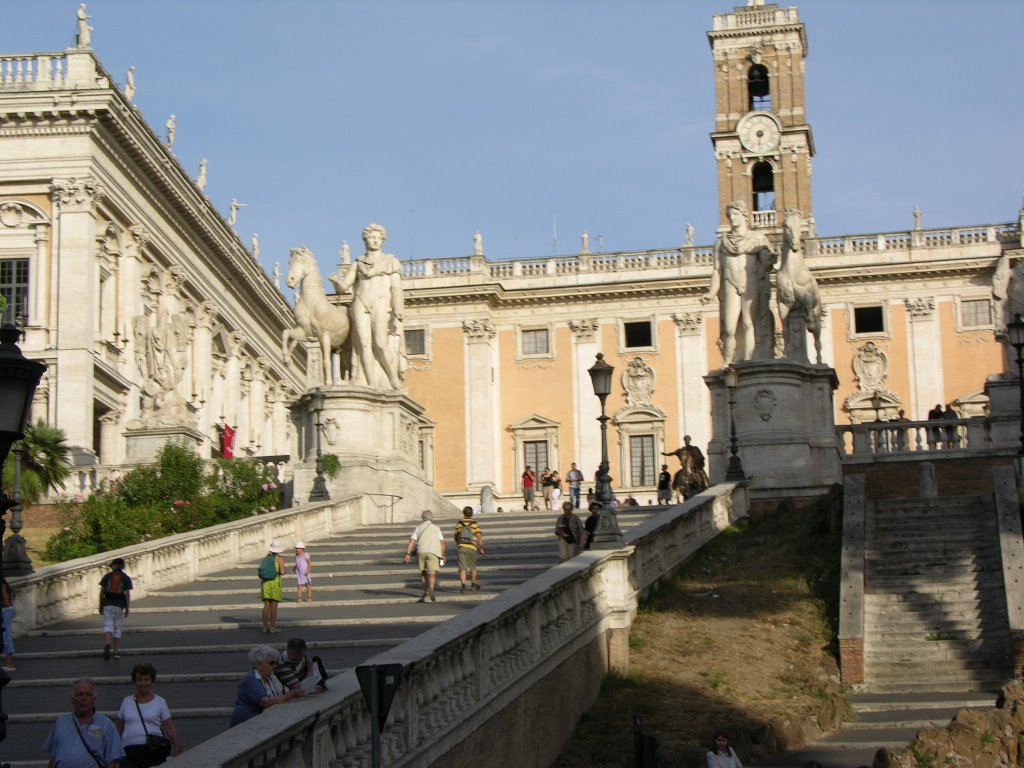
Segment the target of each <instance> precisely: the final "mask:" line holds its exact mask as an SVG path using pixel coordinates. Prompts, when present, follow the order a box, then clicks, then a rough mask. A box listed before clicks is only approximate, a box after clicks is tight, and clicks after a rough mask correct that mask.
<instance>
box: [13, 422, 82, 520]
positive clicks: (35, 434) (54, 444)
mask: <svg viewBox="0 0 1024 768" xmlns="http://www.w3.org/2000/svg"><path fill="white" fill-rule="evenodd" d="M20 442H21V448H22V452H21V498H22V500H23V501H26V502H29V503H31V504H35V503H36V502H38V501H39V500H40V499H41V498H43V496H45V495H46V493H47V491H51V490H53V491H56V490H57V489H60V488H63V487H64V481H65V480H67V478H68V476H69V475H70V474H71V461H70V459H69V458H68V456H69V455H70V452H71V451H70V448H69V447H68V444H67V437H66V435H65V434H64V430H63V429H61V428H60V427H55V426H53V425H51V424H47V423H46V421H45V420H44V419H39V420H37V421H36V423H35V424H29V425H28V427H26V428H25V437H24V438H23V439H22V440H21V441H20ZM14 455H15V452H14V451H11V452H10V453H9V454H8V455H7V459H6V461H4V469H3V482H4V487H5V490H6V492H7V493H8V494H11V493H12V492H13V489H14Z"/></svg>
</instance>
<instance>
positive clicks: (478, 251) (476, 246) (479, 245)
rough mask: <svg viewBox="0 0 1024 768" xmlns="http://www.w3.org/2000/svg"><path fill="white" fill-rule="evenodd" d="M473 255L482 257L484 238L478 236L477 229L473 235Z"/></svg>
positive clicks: (478, 231)
mask: <svg viewBox="0 0 1024 768" xmlns="http://www.w3.org/2000/svg"><path fill="white" fill-rule="evenodd" d="M473 255H474V256H483V255H484V236H483V235H481V234H480V230H479V229H478V230H477V231H476V232H474V233H473Z"/></svg>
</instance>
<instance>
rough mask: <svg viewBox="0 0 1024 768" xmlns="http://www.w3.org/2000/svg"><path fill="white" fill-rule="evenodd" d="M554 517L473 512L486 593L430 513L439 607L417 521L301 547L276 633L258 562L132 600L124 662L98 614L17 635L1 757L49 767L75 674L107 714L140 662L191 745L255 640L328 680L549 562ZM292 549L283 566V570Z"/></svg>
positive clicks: (218, 716) (640, 512)
mask: <svg viewBox="0 0 1024 768" xmlns="http://www.w3.org/2000/svg"><path fill="white" fill-rule="evenodd" d="M664 509H665V507H656V506H648V507H634V508H632V509H623V510H620V511H619V522H620V525H621V526H622V528H623V529H624V530H628V529H629V528H631V527H633V526H635V525H637V524H639V523H641V522H643V521H644V520H647V519H648V518H649V517H651V516H652V515H653V514H655V513H658V512H661V511H663V510H664ZM555 519H556V515H555V514H554V513H550V512H549V513H541V514H527V513H524V512H510V513H504V514H501V515H484V516H481V517H479V518H478V522H479V523H480V525H481V527H482V528H483V531H484V535H485V537H486V540H487V548H486V551H487V556H486V557H485V558H484V559H482V560H481V561H480V583H481V586H482V589H481V591H480V592H467V593H465V594H462V593H461V592H460V590H459V582H458V572H457V568H456V558H455V556H454V548H453V542H452V541H451V535H452V533H451V532H452V530H453V528H454V525H455V521H456V516H452V518H451V519H449V520H438V523H439V524H440V525H441V526H442V530H443V531H444V532H445V534H446V536H447V537H448V538H449V541H448V547H449V554H450V555H452V557H451V560H450V561H449V563H448V564H447V565H446V566H445V567H444V568H443V569H442V572H441V575H440V577H439V580H438V592H437V602H436V603H429V602H428V603H419V602H417V598H418V597H419V595H420V580H419V574H418V572H417V571H416V568H415V566H409V565H405V564H404V563H403V562H402V558H403V556H404V554H405V546H406V543H407V542H408V538H409V534H410V532H411V531H412V529H413V527H414V524H413V523H401V524H393V525H374V526H371V527H363V528H358V529H355V530H350V531H347V532H344V533H341V534H338V535H336V536H333V537H331V538H329V539H327V540H323V541H307V542H306V544H307V546H308V548H309V552H310V555H311V556H312V558H313V583H314V602H313V603H306V602H304V603H302V604H301V605H300V604H297V603H296V599H295V581H294V576H291V575H289V576H286V577H285V602H284V603H282V605H281V607H280V611H279V615H278V627H279V628H280V630H281V631H280V633H279V634H276V635H266V634H263V632H262V630H261V622H260V615H261V606H262V603H261V601H260V598H259V580H258V579H257V577H256V566H257V564H258V559H257V560H254V561H253V562H251V563H248V564H245V565H243V566H240V567H234V568H228V569H225V570H223V571H218V572H216V573H210V574H207V575H206V576H204V577H203V578H201V579H199V580H197V581H195V582H193V583H191V584H184V585H181V586H178V587H174V588H172V589H167V590H162V591H158V592H151V593H150V594H149V595H148V596H147V597H145V598H143V599H139V600H136V601H133V604H132V610H131V613H130V616H129V618H128V619H127V620H126V622H125V629H124V639H123V647H122V657H121V658H120V659H116V660H115V659H111V660H110V661H106V662H105V661H103V658H102V655H101V654H102V644H103V641H102V634H101V618H100V616H99V615H98V614H96V615H92V616H89V617H83V618H80V619H74V620H71V621H65V622H62V623H60V624H55V625H50V626H47V627H43V628H40V629H37V630H35V631H32V632H31V633H29V634H28V635H27V636H25V637H20V638H18V639H17V640H16V641H15V644H16V648H17V654H16V658H15V666H16V671H14V672H12V673H10V674H11V678H12V682H11V683H10V684H9V685H8V686H7V687H6V688H5V689H4V691H3V705H4V711H5V712H6V713H7V714H8V715H9V720H8V724H7V728H8V732H7V738H6V739H5V740H4V741H3V742H2V743H0V762H8V763H10V764H11V765H12V766H14V767H15V768H17V766H25V767H26V768H27V767H30V766H31V767H32V768H35V767H36V766H39V767H40V768H41V767H42V766H45V765H46V762H47V755H46V754H45V753H44V752H43V750H42V743H43V741H44V739H45V738H46V735H47V733H48V732H49V730H50V727H51V725H52V724H53V721H54V719H55V718H56V717H57V716H58V715H60V714H63V713H65V712H69V711H70V706H71V701H70V696H71V684H72V682H73V681H74V680H75V679H77V678H79V677H91V678H92V679H93V680H94V681H95V682H96V684H97V687H98V707H99V709H100V711H102V712H104V713H107V714H108V715H111V716H113V715H114V714H115V713H116V711H117V708H118V707H119V705H120V703H121V700H122V699H123V698H124V697H125V696H127V695H130V694H131V693H133V688H132V686H131V683H130V673H131V669H132V666H133V665H135V664H137V663H140V662H143V661H145V662H149V663H151V664H153V665H154V666H155V667H156V669H157V676H158V679H157V683H156V686H155V690H156V692H157V693H159V694H160V695H162V696H163V697H164V698H166V699H167V702H168V705H169V706H170V708H171V711H172V715H173V719H174V722H175V724H176V726H177V729H178V733H179V734H180V736H181V739H182V742H183V744H184V745H185V748H186V749H187V748H189V747H190V746H195V745H196V744H198V743H200V742H202V741H205V740H206V739H209V738H211V737H213V736H214V735H216V734H218V733H221V732H223V731H224V730H225V729H226V728H227V726H228V718H229V716H230V713H231V707H232V704H233V702H234V698H235V689H236V687H237V684H238V681H239V680H240V679H241V677H242V675H243V674H244V673H246V672H247V671H248V670H249V669H250V666H249V663H248V660H247V658H246V654H247V652H248V651H249V649H250V648H251V647H252V646H254V645H259V644H268V645H272V646H274V647H277V648H283V646H284V644H285V642H286V641H287V639H288V638H289V637H303V638H305V640H306V641H307V643H308V644H309V646H310V653H311V655H319V656H321V657H322V658H323V659H324V662H325V663H326V665H327V667H328V669H329V671H330V673H331V674H332V675H333V674H336V673H338V672H341V671H343V670H347V669H351V668H352V667H355V666H358V665H359V664H361V663H362V662H364V661H365V660H367V659H369V658H370V657H372V656H374V655H376V654H378V653H380V652H382V651H384V650H386V649H388V648H391V647H393V646H396V645H398V644H400V643H402V642H405V641H406V640H409V639H411V638H413V637H415V636H416V635H418V634H420V633H421V632H424V631H426V630H427V629H429V628H431V627H434V626H436V625H438V624H441V623H442V622H445V621H447V620H449V619H451V618H453V617H455V616H457V615H459V614H461V613H464V612H466V611H471V610H473V609H474V608H475V607H477V606H479V605H481V604H483V603H485V602H486V601H488V600H491V599H493V598H494V597H496V596H497V595H498V594H500V593H501V592H502V591H503V590H505V589H508V588H509V587H512V586H514V585H516V584H520V583H522V582H524V581H526V580H528V579H530V578H532V577H533V576H536V575H538V574H540V573H542V572H543V571H545V570H546V569H548V568H550V567H551V566H553V565H556V564H557V563H558V543H557V541H556V539H555V536H554V533H553V532H554V523H555ZM293 543H294V542H290V541H289V542H285V544H286V545H287V546H289V547H290V546H291V545H292V544H293ZM289 552H290V550H289V551H288V552H286V553H285V562H286V563H287V564H289V565H290V563H291V557H290V554H289ZM97 591H98V587H97Z"/></svg>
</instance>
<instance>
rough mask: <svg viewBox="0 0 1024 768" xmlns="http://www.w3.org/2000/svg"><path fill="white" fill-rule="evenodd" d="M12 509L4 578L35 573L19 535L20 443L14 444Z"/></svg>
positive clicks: (22, 452)
mask: <svg viewBox="0 0 1024 768" xmlns="http://www.w3.org/2000/svg"><path fill="white" fill-rule="evenodd" d="M12 453H14V489H13V490H14V493H13V494H12V495H13V499H12V500H13V501H14V507H13V508H12V509H11V535H10V538H8V539H7V541H5V542H4V547H3V554H2V555H0V558H2V560H3V572H4V575H5V576H28V575H29V574H30V573H34V572H35V568H33V567H32V558H31V557H29V556H28V548H27V547H26V544H27V543H28V542H26V541H25V537H24V536H22V535H21V529H22V524H21V459H22V456H23V455H24V453H25V449H24V448H23V447H22V444H21V442H20V441H19V442H17V443H15V444H14V448H13V449H12Z"/></svg>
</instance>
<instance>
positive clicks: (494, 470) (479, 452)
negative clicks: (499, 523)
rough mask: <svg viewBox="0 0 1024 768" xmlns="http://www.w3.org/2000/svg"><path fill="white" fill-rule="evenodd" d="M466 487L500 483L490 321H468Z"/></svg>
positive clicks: (496, 403)
mask: <svg viewBox="0 0 1024 768" xmlns="http://www.w3.org/2000/svg"><path fill="white" fill-rule="evenodd" d="M462 331H463V333H464V334H465V337H466V363H465V364H466V433H465V437H466V465H467V466H466V470H467V471H466V487H467V488H468V489H470V490H475V491H479V490H480V489H481V488H482V487H483V486H485V485H492V486H497V479H498V476H499V473H498V456H499V453H498V451H499V444H498V440H499V426H498V415H499V413H500V412H501V408H500V404H499V402H498V382H497V381H496V380H495V378H496V377H495V371H496V370H497V365H496V363H495V360H494V337H495V336H496V335H497V331H496V330H495V328H494V323H492V322H491V321H490V320H486V319H484V320H466V321H465V322H464V323H463V324H462Z"/></svg>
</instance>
